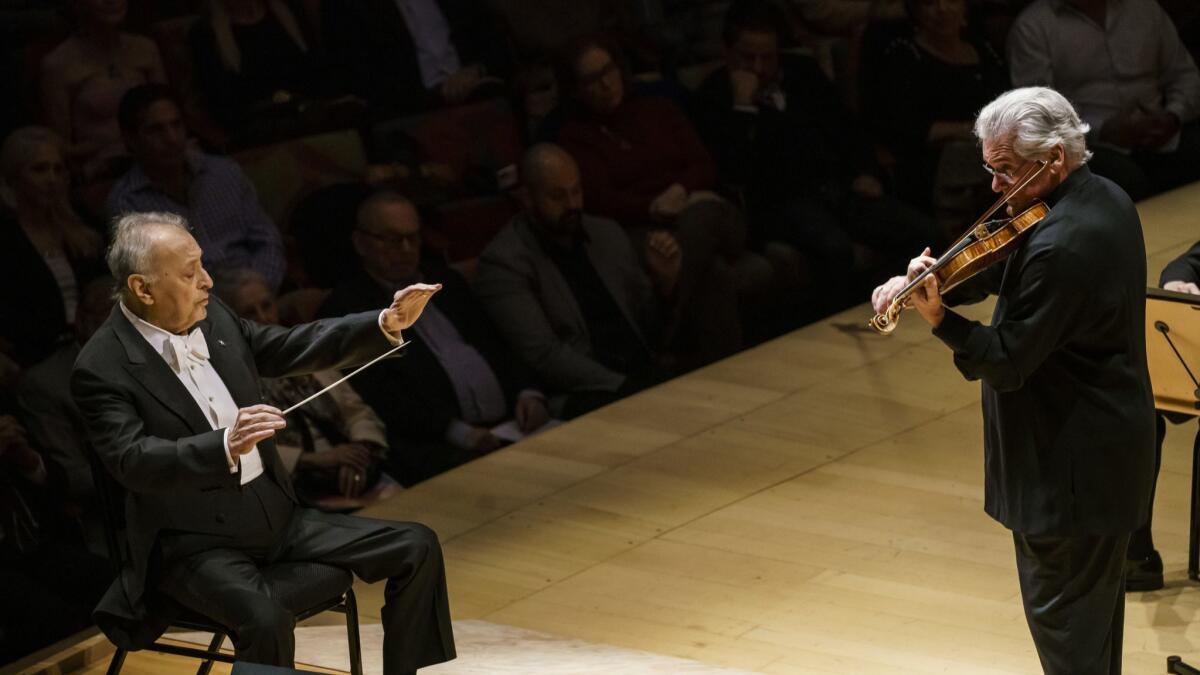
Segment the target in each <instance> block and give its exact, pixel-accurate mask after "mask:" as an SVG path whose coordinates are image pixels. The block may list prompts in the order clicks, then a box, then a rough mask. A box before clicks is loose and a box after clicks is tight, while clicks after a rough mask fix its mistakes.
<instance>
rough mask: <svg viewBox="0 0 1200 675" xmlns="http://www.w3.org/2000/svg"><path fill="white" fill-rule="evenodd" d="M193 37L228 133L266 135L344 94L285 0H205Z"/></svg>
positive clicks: (201, 72) (210, 97) (200, 71)
mask: <svg viewBox="0 0 1200 675" xmlns="http://www.w3.org/2000/svg"><path fill="white" fill-rule="evenodd" d="M188 38H189V41H190V42H191V47H192V54H193V55H194V57H195V63H196V71H197V76H198V79H199V81H200V83H201V85H202V88H203V90H204V96H205V98H206V99H207V101H208V104H209V108H210V109H211V110H212V111H213V113H214V114H215V115H216V118H217V119H218V120H219V121H220V122H221V123H222V124H224V125H226V127H228V128H230V129H233V130H243V129H245V128H246V127H247V126H250V127H252V128H254V129H263V128H264V125H269V124H270V123H271V122H272V121H277V120H278V119H280V118H283V117H285V116H287V115H292V114H296V113H297V112H298V109H299V108H300V107H302V106H308V105H311V104H312V103H313V102H315V101H319V100H323V99H331V98H334V97H336V95H337V94H339V93H342V92H341V91H340V88H339V87H338V84H337V82H336V81H335V79H334V76H333V73H332V71H331V70H330V69H329V67H328V64H327V63H326V62H325V60H324V58H322V56H321V55H320V54H319V53H317V52H316V51H315V50H314V49H313V48H312V47H310V46H309V40H308V39H307V38H306V37H305V36H304V33H303V32H302V31H301V29H300V23H299V21H297V19H296V16H295V15H294V14H293V13H292V11H291V10H290V9H288V6H287V4H286V3H285V2H283V0H250V1H248V2H247V1H244V0H207V4H206V13H205V18H204V20H202V21H198V22H196V24H194V25H193V27H192V31H191V34H190V35H189V36H188ZM252 122H258V124H252ZM250 133H253V132H252V131H251V132H250ZM243 135H245V134H243Z"/></svg>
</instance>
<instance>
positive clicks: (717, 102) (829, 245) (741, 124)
mask: <svg viewBox="0 0 1200 675" xmlns="http://www.w3.org/2000/svg"><path fill="white" fill-rule="evenodd" d="M786 25H787V19H786V16H785V15H784V13H783V12H782V11H781V10H780V9H779V8H778V7H777V6H776V5H775V4H774V3H772V2H770V1H768V0H749V1H746V0H739V1H737V2H734V3H733V4H732V5H731V6H730V8H729V11H728V13H727V15H726V19H725V32H724V37H725V41H726V49H725V54H726V65H725V67H723V68H720V69H718V70H716V71H714V72H713V73H712V74H711V75H710V76H709V77H708V78H707V79H706V80H705V81H704V84H703V85H702V86H701V87H700V89H699V91H698V92H697V94H696V107H697V118H698V119H699V120H700V130H701V133H702V134H703V136H704V138H705V140H706V141H707V142H708V146H709V147H710V148H711V149H712V150H713V152H714V154H715V155H716V158H717V165H718V167H719V169H720V173H721V178H722V180H723V182H725V183H727V184H729V185H731V186H734V187H736V189H738V190H740V191H741V192H742V194H743V195H744V198H745V202H746V207H747V210H748V212H749V217H750V222H751V224H752V230H751V231H752V232H753V233H754V234H755V235H756V238H757V239H760V240H763V241H771V240H778V241H784V242H787V243H789V244H791V245H792V246H794V247H796V248H797V249H799V250H800V251H802V252H804V253H805V254H806V256H807V257H808V258H809V260H810V261H812V262H813V263H814V264H815V266H816V274H815V275H816V276H817V277H819V278H821V279H823V280H824V282H823V285H825V284H827V285H828V289H830V290H840V291H843V292H845V294H846V297H845V298H844V299H843V303H842V304H844V303H845V302H849V301H850V298H853V297H857V295H856V294H855V293H856V291H855V284H854V275H853V274H852V273H853V272H854V269H855V260H854V248H853V243H854V242H859V243H861V244H863V245H866V246H868V247H870V248H872V249H874V250H876V251H878V252H879V253H880V254H881V255H882V256H884V257H887V258H894V259H896V260H903V259H905V258H911V257H912V255H913V254H914V253H918V252H920V251H921V250H922V249H923V248H924V247H926V246H932V247H934V248H938V247H939V244H940V243H941V242H942V240H943V239H944V237H943V236H941V235H940V234H939V233H938V231H937V229H936V226H935V225H934V223H933V221H932V220H931V219H930V218H928V217H926V216H925V215H923V214H921V213H919V212H917V211H916V210H915V209H913V208H912V207H909V206H907V205H905V204H904V203H902V202H900V201H899V200H897V199H895V198H893V197H891V196H888V195H887V194H885V193H884V191H883V186H882V184H881V183H880V181H879V179H878V178H877V177H876V176H875V175H874V173H873V171H874V170H875V169H874V162H873V159H872V156H871V148H870V145H869V144H868V143H866V142H865V140H864V138H863V135H862V134H861V133H860V131H859V130H858V129H857V128H856V125H855V124H854V122H853V120H852V119H851V116H850V114H849V112H848V111H846V110H845V109H844V108H843V107H842V106H841V104H840V103H839V100H838V96H837V93H836V91H835V90H834V88H833V85H832V84H831V83H830V82H829V80H828V79H826V77H825V75H824V74H823V73H822V72H821V70H820V68H818V66H817V65H816V63H815V62H814V61H813V60H812V59H810V58H807V57H802V56H795V55H784V54H783V52H782V47H783V45H784V39H785V37H786V36H785V34H784V33H782V32H781V31H782V30H783V27H785V26H786ZM838 308H840V307H838V303H836V301H835V302H834V304H833V306H831V307H828V308H827V309H838Z"/></svg>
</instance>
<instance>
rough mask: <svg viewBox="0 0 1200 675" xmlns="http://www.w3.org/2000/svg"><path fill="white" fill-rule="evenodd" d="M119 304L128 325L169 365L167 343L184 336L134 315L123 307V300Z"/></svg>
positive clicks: (196, 328) (196, 327)
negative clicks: (131, 325)
mask: <svg viewBox="0 0 1200 675" xmlns="http://www.w3.org/2000/svg"><path fill="white" fill-rule="evenodd" d="M119 304H120V306H121V313H123V314H124V315H125V318H126V319H129V323H131V324H133V327H134V328H136V329H137V332H139V333H141V334H142V337H144V338H146V342H149V343H150V346H151V347H153V348H154V351H155V352H158V354H159V355H160V356H162V357H163V358H164V359H167V362H168V363H169V362H170V361H171V359H170V358H168V354H167V343H168V342H170V341H171V338H173V337H176V338H177V337H185V336H181V335H176V334H175V333H172V332H171V331H169V330H166V329H165V328H160V327H158V326H155V325H154V324H152V323H150V322H149V321H146V320H145V319H143V318H142V317H140V316H138V315H137V314H134V313H133V312H132V311H131V310H130V309H129V308H128V307H126V306H125V301H124V300H122V301H121V302H120V303H119ZM199 329H200V328H199V326H194V327H193V328H192V330H193V331H195V330H199ZM188 333H189V334H190V333H191V331H188Z"/></svg>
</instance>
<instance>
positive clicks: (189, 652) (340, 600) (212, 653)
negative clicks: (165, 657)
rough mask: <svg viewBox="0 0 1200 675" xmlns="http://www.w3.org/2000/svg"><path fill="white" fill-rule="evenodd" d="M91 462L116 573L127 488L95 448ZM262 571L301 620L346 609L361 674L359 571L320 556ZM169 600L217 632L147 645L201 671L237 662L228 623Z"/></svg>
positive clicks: (115, 669)
mask: <svg viewBox="0 0 1200 675" xmlns="http://www.w3.org/2000/svg"><path fill="white" fill-rule="evenodd" d="M88 459H89V461H90V462H91V466H92V479H93V481H95V484H96V495H97V498H98V501H99V505H100V509H101V512H102V515H103V517H104V532H105V537H106V539H107V545H108V552H109V560H110V561H112V565H113V570H114V572H115V574H116V575H119V574H120V573H121V568H122V566H123V565H124V564H125V562H126V560H127V557H128V556H127V553H126V552H127V549H126V546H125V523H124V520H125V518H124V508H123V504H124V491H123V489H122V488H121V486H120V485H118V484H117V482H116V481H115V480H114V479H113V478H112V476H110V475H109V473H108V470H107V469H105V468H104V465H103V464H102V463H101V462H100V459H99V457H98V456H97V455H96V453H95V452H89V453H88ZM261 571H262V574H263V577H264V578H265V579H266V584H267V586H268V587H269V588H270V589H271V597H273V598H275V599H276V600H277V601H279V603H280V604H281V605H283V606H284V607H286V608H287V609H289V610H291V611H292V613H293V614H295V616H296V622H297V623H299V622H301V621H303V620H305V619H307V618H309V617H311V616H315V615H317V614H320V613H321V612H324V611H333V612H341V613H342V614H345V615H346V641H347V643H348V646H349V649H350V672H351V674H352V675H362V645H361V642H360V641H359V634H358V602H357V600H356V599H355V597H354V589H353V587H352V586H353V582H354V577H353V575H351V574H350V572H349V571H347V570H345V569H342V568H340V567H334V566H333V565H326V564H323V563H316V562H283V563H277V564H274V565H268V566H266V567H263V568H262V570H261ZM159 600H161V601H162V603H163V604H165V605H170V606H173V607H174V609H176V610H177V611H176V612H175V613H174V614H173V616H172V618H171V622H170V625H171V626H173V627H177V628H183V629H185V630H190V631H197V632H203V633H212V634H213V639H212V641H211V642H210V643H209V645H208V647H207V648H206V649H200V648H196V647H181V646H179V645H174V644H170V643H166V642H163V641H162V638H159V640H158V641H156V642H155V643H154V644H153V645H151V646H149V647H147V649H149V650H150V651H155V652H161V653H163V654H175V655H177V656H188V657H192V658H196V659H200V667H199V668H198V669H197V670H196V675H208V673H209V671H211V670H212V666H213V663H214V662H216V661H221V662H222V663H233V662H234V660H235V659H234V657H233V656H232V655H231V654H226V653H223V652H221V650H220V647H221V643H222V642H224V640H225V637H226V636H227V635H228V634H229V633H228V629H227V628H225V627H224V626H222V625H220V624H218V623H216V622H215V621H212V620H211V619H209V618H208V617H205V616H203V615H201V614H199V613H197V612H193V611H191V610H188V609H186V608H183V607H180V606H179V605H178V604H176V603H174V602H173V601H171V600H170V599H169V598H159ZM128 653H129V650H127V649H125V648H122V647H117V650H116V651H115V652H114V653H113V656H112V661H110V662H109V665H108V675H116V674H117V673H120V672H121V667H122V666H123V665H124V663H125V656H126V655H127V654H128Z"/></svg>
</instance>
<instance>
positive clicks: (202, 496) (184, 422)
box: [71, 296, 391, 644]
mask: <svg viewBox="0 0 1200 675" xmlns="http://www.w3.org/2000/svg"><path fill="white" fill-rule="evenodd" d="M385 306H386V305H385ZM378 316H379V312H378V310H376V311H373V312H364V313H362V314H356V315H353V316H347V317H345V318H340V319H328V320H324V321H316V322H313V323H309V324H303V325H300V326H296V327H293V328H282V327H279V326H269V325H260V324H256V323H253V322H250V321H246V320H244V319H240V318H238V317H237V316H236V315H235V314H234V313H233V312H232V311H231V310H230V309H229V308H228V307H227V306H225V305H224V304H223V303H222V302H221V301H220V300H219V299H217V298H216V296H210V303H209V306H208V317H207V318H206V319H204V320H203V321H201V322H200V323H199V327H200V329H201V330H202V331H203V332H204V336H205V339H206V340H207V342H208V347H209V352H210V358H211V361H212V365H213V367H214V368H215V369H216V371H217V374H218V375H220V377H221V380H222V381H223V382H224V383H225V386H226V387H227V388H228V389H229V393H230V395H232V397H233V400H234V402H235V403H237V405H238V407H239V408H242V407H246V406H250V405H255V404H258V403H262V402H263V398H262V395H261V393H260V392H261V388H260V386H259V377H260V376H262V377H287V376H291V375H301V374H305V373H311V372H315V371H318V370H325V369H328V368H341V367H347V366H350V365H353V364H357V363H362V362H364V361H367V360H370V359H371V358H374V357H375V356H378V355H379V354H381V353H383V352H384V351H386V350H387V349H389V348H390V347H391V345H390V343H389V342H388V340H387V338H386V337H385V336H384V335H383V333H382V331H381V330H380V329H379V324H378ZM71 393H72V395H73V396H74V398H75V402H76V404H77V405H78V406H79V410H80V411H81V412H82V413H83V417H84V419H85V421H86V424H87V428H88V432H89V435H90V437H91V440H92V444H93V446H94V447H95V449H96V452H97V453H98V454H99V455H100V459H101V460H102V461H103V462H104V465H105V466H106V467H107V468H108V471H109V473H111V474H112V476H113V477H114V478H115V479H116V480H117V482H118V483H120V484H121V486H122V487H124V488H125V490H126V500H125V522H126V530H127V538H128V543H129V554H130V556H129V560H128V561H126V565H125V567H124V569H123V570H122V574H121V577H120V578H119V579H118V580H117V582H116V583H114V584H113V586H112V588H110V589H109V592H108V594H107V595H106V596H105V598H104V600H103V601H102V602H101V604H100V606H99V607H97V620H98V622H100V623H101V627H102V628H105V632H106V633H108V634H109V635H110V637H112V636H113V635H114V633H113V632H110V627H109V625H106V623H107V624H112V627H113V628H114V629H115V630H117V631H120V630H124V629H127V628H130V625H128V622H129V621H132V622H133V624H132V625H133V626H137V625H139V624H141V623H142V622H143V621H144V620H145V619H146V618H147V617H148V614H147V611H146V607H145V605H144V602H143V600H144V597H143V596H144V593H145V589H146V587H147V574H148V572H149V571H150V570H149V568H150V566H151V565H150V561H151V558H152V553H153V551H154V550H155V545H156V542H157V540H158V537H159V534H160V533H161V532H163V531H164V530H170V531H172V532H175V533H201V534H212V535H218V536H222V535H225V536H229V535H232V534H233V533H235V532H236V531H237V529H238V528H239V527H240V526H241V524H240V523H239V521H238V519H236V518H233V517H230V518H226V517H225V511H226V509H227V508H228V507H229V506H230V505H232V504H233V503H234V502H235V500H236V493H237V490H238V489H239V487H240V478H241V476H240V474H239V473H237V472H231V471H230V469H229V464H228V461H227V459H226V455H225V445H224V430H222V429H216V430H214V429H213V428H212V426H211V425H210V424H209V422H208V419H207V418H206V417H205V415H204V413H203V412H201V410H200V408H199V407H198V406H197V405H196V403H195V401H194V400H193V399H192V397H191V395H190V394H189V393H188V391H187V389H186V388H184V386H183V384H182V383H181V382H180V381H179V378H178V377H177V376H176V375H175V373H174V372H172V370H171V368H170V367H169V366H168V365H167V363H166V361H165V360H164V359H163V358H162V357H161V356H160V355H159V354H158V353H156V352H155V351H154V349H153V348H152V347H151V346H150V344H149V343H148V342H147V341H146V339H145V338H144V337H142V335H141V334H140V333H138V331H137V329H136V328H135V327H134V326H133V325H132V324H131V323H130V322H129V320H128V319H126V318H125V315H124V314H123V313H122V312H121V308H120V307H119V306H117V307H114V308H113V312H112V314H110V315H109V317H108V320H107V321H106V322H105V323H104V325H103V326H101V327H100V329H99V331H97V332H96V334H95V335H94V336H93V337H92V339H91V340H89V341H88V343H87V344H86V345H85V346H84V348H83V350H82V351H81V352H80V354H79V358H78V359H77V360H76V362H75V370H74V372H73V373H72V377H71ZM258 450H259V453H260V454H261V455H262V460H263V468H264V473H265V475H266V477H267V478H269V479H270V480H272V481H274V482H275V483H277V484H278V485H279V486H280V487H281V488H282V489H283V490H284V492H285V493H287V495H288V496H289V497H290V498H291V499H292V500H293V501H295V493H294V492H293V490H292V484H291V480H290V479H289V477H288V472H287V469H286V468H285V467H284V465H283V463H282V461H281V460H280V458H279V455H278V453H277V452H276V451H275V443H274V441H273V440H271V439H267V440H265V441H262V442H260V443H259V444H258ZM151 632H152V630H151ZM116 635H118V636H119V637H122V638H133V639H124V640H123V642H124V643H125V644H136V643H137V642H138V639H137V638H134V637H133V636H131V635H128V634H122V633H120V632H118V633H116ZM156 636H157V635H155V636H152V637H150V638H149V639H150V640H153V638H154V637H156ZM139 637H141V638H145V637H147V636H145V635H142V636H139Z"/></svg>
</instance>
